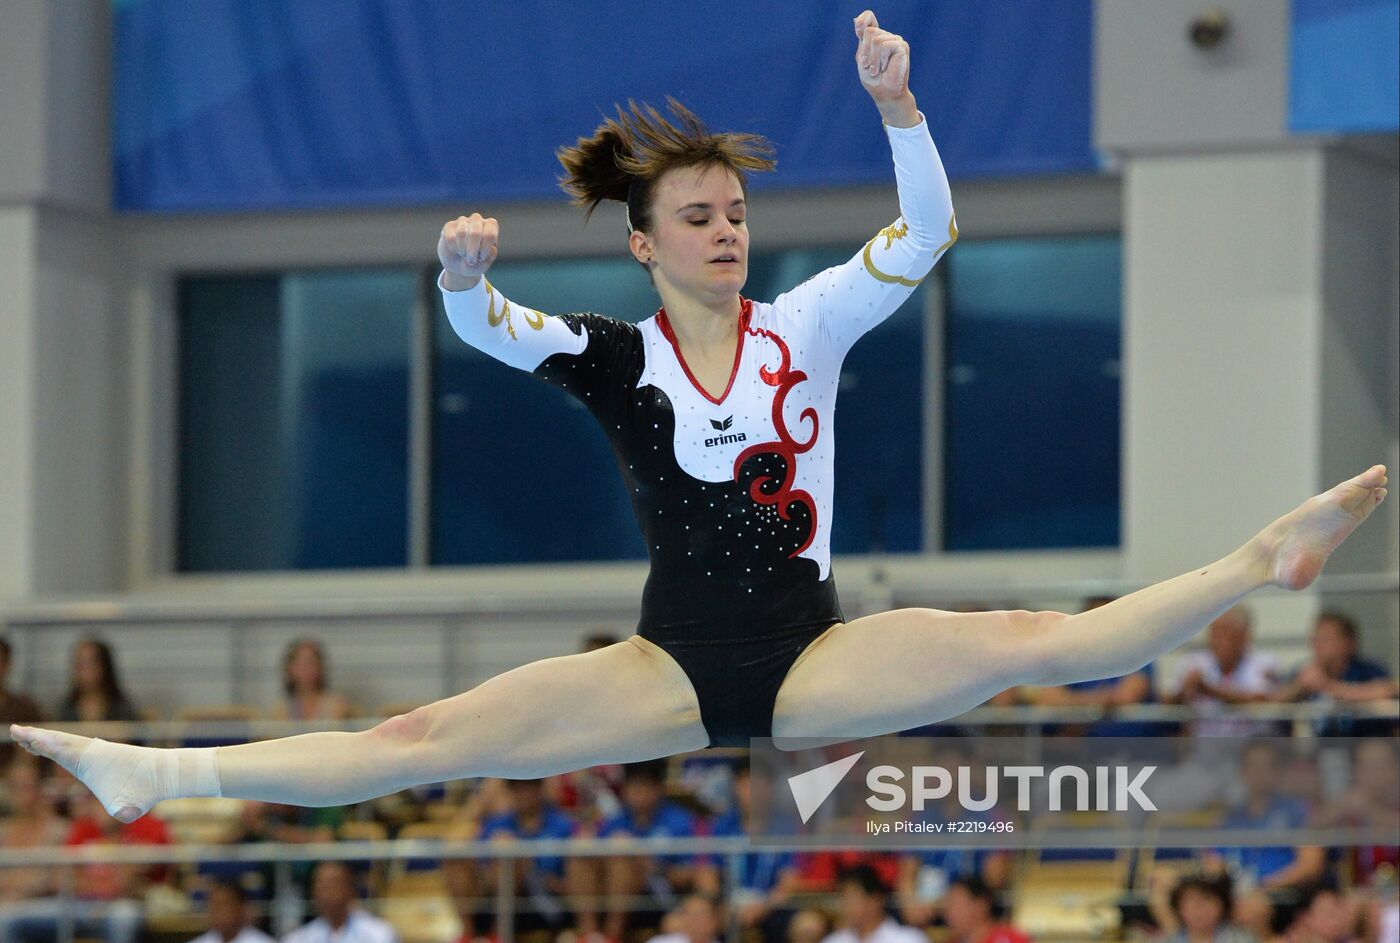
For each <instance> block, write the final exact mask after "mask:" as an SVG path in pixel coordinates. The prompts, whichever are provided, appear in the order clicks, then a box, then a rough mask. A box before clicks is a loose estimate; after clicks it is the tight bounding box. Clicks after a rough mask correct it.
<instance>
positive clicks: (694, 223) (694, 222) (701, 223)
mask: <svg viewBox="0 0 1400 943" xmlns="http://www.w3.org/2000/svg"><path fill="white" fill-rule="evenodd" d="M708 222H709V220H707V219H692V220H691V221H690V225H692V226H704V225H705V224H706V223H708ZM730 222H731V223H733V224H734V225H735V226H742V225H744V220H742V219H731V220H730Z"/></svg>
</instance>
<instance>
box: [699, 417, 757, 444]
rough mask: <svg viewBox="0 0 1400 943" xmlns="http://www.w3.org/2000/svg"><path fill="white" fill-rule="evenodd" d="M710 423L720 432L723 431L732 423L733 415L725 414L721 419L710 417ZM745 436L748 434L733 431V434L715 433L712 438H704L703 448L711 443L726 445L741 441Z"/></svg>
mask: <svg viewBox="0 0 1400 943" xmlns="http://www.w3.org/2000/svg"><path fill="white" fill-rule="evenodd" d="M710 425H712V426H714V427H715V428H716V429H718V430H719V431H720V432H724V431H726V430H727V429H728V428H729V427H730V426H732V425H734V417H733V416H726V417H724V418H723V419H711V420H710ZM747 438H748V436H746V435H745V434H744V433H742V432H739V433H735V434H733V435H717V436H715V437H714V438H712V439H706V440H705V448H707V449H708V448H710V447H711V446H713V445H728V444H729V443H731V442H743V441H745V440H746V439H747Z"/></svg>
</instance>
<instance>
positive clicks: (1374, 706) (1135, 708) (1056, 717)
mask: <svg viewBox="0 0 1400 943" xmlns="http://www.w3.org/2000/svg"><path fill="white" fill-rule="evenodd" d="M385 719H387V718H385V717H382V716H374V717H357V718H351V719H349V720H344V721H299V720H261V719H249V720H151V721H101V722H83V723H52V724H50V723H45V724H43V725H42V726H44V727H48V728H51V729H54V730H65V731H69V732H72V733H78V734H82V735H84V736H89V737H102V738H103V739H105V740H127V741H130V740H136V741H142V742H148V743H154V742H173V741H190V740H203V741H235V740H237V741H252V740H266V739H271V738H273V737H289V736H294V735H296V734H302V733H315V732H319V731H351V732H354V731H362V730H368V729H369V728H371V727H373V726H374V725H376V724H378V723H381V722H383V721H384V720H385ZM1203 719H1210V720H1212V721H1219V720H1234V719H1238V720H1260V721H1280V722H1285V721H1286V722H1292V723H1294V724H1295V726H1297V725H1302V728H1301V731H1300V732H1306V731H1307V730H1308V726H1309V725H1312V724H1315V723H1320V722H1324V721H1328V720H1339V719H1357V720H1364V719H1376V720H1400V699H1393V698H1392V699H1389V700H1376V701H1356V702H1342V701H1303V702H1300V703H1292V704H1286V703H1285V704H1267V703H1259V704H1236V705H1230V706H1229V709H1228V710H1225V711H1220V710H1217V709H1216V708H1212V709H1211V710H1210V711H1209V712H1206V711H1203V710H1201V709H1200V708H1198V707H1196V706H1193V705H1190V704H1128V705H1122V706H1115V707H1105V706H1100V705H1084V706H1074V707H1036V706H1017V707H977V708H973V709H972V710H970V711H968V712H967V713H965V714H960V715H958V716H956V717H949V718H947V719H946V720H942V721H939V722H938V726H945V725H946V726H954V727H992V726H1016V727H1023V728H1025V729H1026V731H1027V732H1028V733H1031V734H1034V732H1036V731H1038V730H1039V729H1040V728H1042V727H1046V726H1051V725H1058V724H1093V723H1097V722H1100V721H1136V722H1144V723H1162V724H1172V723H1190V722H1191V721H1195V720H1203ZM8 739H9V730H8V729H6V730H0V741H4V740H8ZM705 752H706V755H710V756H714V755H718V754H717V751H715V750H707V751H705ZM739 752H742V751H739Z"/></svg>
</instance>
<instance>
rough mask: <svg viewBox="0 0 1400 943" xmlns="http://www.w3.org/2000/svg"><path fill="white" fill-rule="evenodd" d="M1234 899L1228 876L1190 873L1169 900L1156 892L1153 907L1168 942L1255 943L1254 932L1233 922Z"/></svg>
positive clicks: (1179, 883) (1158, 924) (1177, 882)
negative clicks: (1231, 918)
mask: <svg viewBox="0 0 1400 943" xmlns="http://www.w3.org/2000/svg"><path fill="white" fill-rule="evenodd" d="M1232 897H1233V895H1232V884H1231V881H1230V878H1229V876H1228V875H1225V874H1220V875H1217V876H1213V877H1211V876H1207V875H1205V874H1188V875H1186V876H1185V877H1182V878H1180V879H1179V880H1177V881H1176V882H1175V886H1174V887H1172V889H1171V893H1170V896H1169V897H1167V898H1166V899H1163V898H1162V897H1161V896H1159V895H1157V894H1155V893H1154V894H1153V898H1152V900H1151V902H1150V906H1151V909H1152V916H1153V917H1154V918H1155V919H1156V921H1157V926H1158V927H1159V928H1161V930H1162V932H1163V934H1165V936H1164V943H1254V936H1253V935H1252V934H1251V933H1249V932H1248V931H1246V930H1244V929H1242V928H1240V927H1237V926H1234V925H1232V924H1231V923H1230V914H1231V912H1232V910H1233V908H1234V901H1233V899H1232Z"/></svg>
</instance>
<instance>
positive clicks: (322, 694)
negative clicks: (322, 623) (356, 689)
mask: <svg viewBox="0 0 1400 943" xmlns="http://www.w3.org/2000/svg"><path fill="white" fill-rule="evenodd" d="M329 675H330V671H329V669H328V667H327V665H326V653H325V651H324V650H323V649H322V648H321V643H320V642H318V641H316V640H315V639H310V638H303V639H297V640H296V641H294V642H292V643H291V644H290V645H288V646H287V652H286V654H285V655H284V656H283V658H282V689H283V690H284V691H285V692H286V695H287V699H286V700H285V701H284V702H283V703H282V704H280V705H278V706H277V707H276V708H274V709H273V714H274V716H276V717H279V718H282V719H284V720H345V719H346V718H347V717H349V716H350V715H351V713H353V709H352V708H351V706H350V702H349V700H347V699H346V698H345V697H344V696H342V695H340V694H337V693H336V692H335V691H332V690H331V689H330V678H329Z"/></svg>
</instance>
